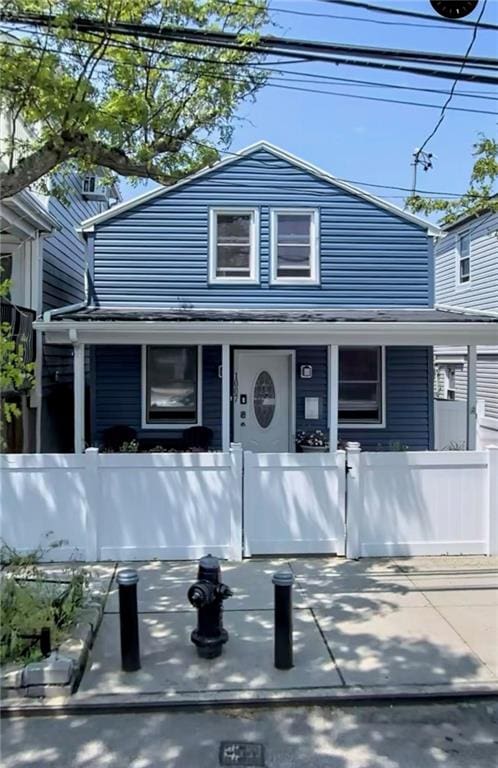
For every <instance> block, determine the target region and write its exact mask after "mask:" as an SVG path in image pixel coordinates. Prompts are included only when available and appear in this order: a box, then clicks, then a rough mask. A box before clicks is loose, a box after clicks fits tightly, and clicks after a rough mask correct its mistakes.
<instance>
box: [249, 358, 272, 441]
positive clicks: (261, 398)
mask: <svg viewBox="0 0 498 768" xmlns="http://www.w3.org/2000/svg"><path fill="white" fill-rule="evenodd" d="M253 401H254V414H255V416H256V419H257V422H258V424H259V426H260V427H263V429H266V428H267V427H269V426H270V424H271V422H272V419H273V416H274V414H275V384H274V383H273V379H272V377H271V376H270V374H269V373H268V371H261V373H260V374H259V376H258V378H257V379H256V383H255V385H254V396H253Z"/></svg>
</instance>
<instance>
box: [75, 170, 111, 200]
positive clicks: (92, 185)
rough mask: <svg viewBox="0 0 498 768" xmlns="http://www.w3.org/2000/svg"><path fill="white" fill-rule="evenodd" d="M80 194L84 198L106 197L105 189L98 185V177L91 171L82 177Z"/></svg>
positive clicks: (102, 198) (98, 198)
mask: <svg viewBox="0 0 498 768" xmlns="http://www.w3.org/2000/svg"><path fill="white" fill-rule="evenodd" d="M81 194H82V195H83V198H84V199H85V200H103V201H105V200H107V198H108V192H107V189H105V188H104V187H101V186H100V185H99V182H98V178H97V176H95V174H93V173H88V174H87V175H86V176H84V177H83V183H82V185H81Z"/></svg>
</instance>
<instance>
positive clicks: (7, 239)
mask: <svg viewBox="0 0 498 768" xmlns="http://www.w3.org/2000/svg"><path fill="white" fill-rule="evenodd" d="M0 223H1V227H2V229H1V235H0V267H1V274H0V280H5V279H10V280H11V288H10V292H9V295H8V296H7V297H4V298H3V299H2V301H1V305H0V309H1V321H2V323H9V324H10V326H11V328H12V333H13V337H14V339H15V340H16V342H18V343H22V345H23V350H24V353H23V358H24V361H25V362H26V363H35V364H36V367H37V369H38V370H39V363H40V361H41V352H40V348H39V345H38V344H37V339H36V336H37V334H36V333H35V331H34V329H33V322H34V320H35V318H36V316H37V315H38V314H39V313H40V311H41V307H42V277H41V264H42V251H43V239H44V238H45V237H47V236H48V235H50V234H51V232H53V231H54V230H55V229H56V227H57V221H56V220H55V218H54V217H53V216H52V215H51V214H50V213H49V212H48V211H47V210H46V208H45V207H44V205H43V204H42V202H41V201H40V200H39V199H38V198H37V197H36V196H35V195H34V194H32V193H31V192H29V191H24V192H22V193H20V194H18V195H16V196H15V197H13V198H10V199H8V200H4V201H2V202H1V203H0ZM1 397H2V399H6V400H8V401H10V402H13V403H15V404H16V405H17V406H18V408H19V410H20V411H21V413H22V418H21V419H13V420H12V421H11V422H10V423H4V424H3V425H2V426H3V430H4V435H3V439H4V441H5V444H6V445H5V447H6V448H7V449H8V450H9V451H15V452H21V451H23V452H24V453H28V452H30V451H34V450H35V449H36V432H37V426H38V428H39V413H40V403H41V382H37V383H36V385H35V387H34V389H32V390H31V391H30V392H29V393H23V392H19V391H10V392H9V391H3V392H2V393H1Z"/></svg>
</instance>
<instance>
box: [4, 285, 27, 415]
mask: <svg viewBox="0 0 498 768" xmlns="http://www.w3.org/2000/svg"><path fill="white" fill-rule="evenodd" d="M10 285H11V281H10V280H1V281H0V301H1V300H2V299H5V298H6V297H7V296H8V295H9V291H10ZM33 371H34V363H26V362H25V360H24V345H23V342H22V340H19V341H16V339H14V337H13V335H12V328H11V326H10V323H0V392H3V393H8V392H19V393H22V394H25V393H26V392H27V391H29V390H30V389H31V387H32V386H33V384H34V376H33ZM20 415H21V411H20V410H19V407H18V405H17V404H16V403H14V402H11V401H9V400H8V399H7V398H5V397H3V398H2V411H1V414H0V416H1V418H2V419H3V420H5V421H6V422H8V423H10V422H11V421H12V419H13V418H14V417H16V418H17V417H19V416H20Z"/></svg>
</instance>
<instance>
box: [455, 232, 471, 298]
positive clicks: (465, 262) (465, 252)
mask: <svg viewBox="0 0 498 768" xmlns="http://www.w3.org/2000/svg"><path fill="white" fill-rule="evenodd" d="M457 283H458V285H465V284H466V283H470V232H469V231H468V230H467V231H466V232H462V233H461V234H460V235H457Z"/></svg>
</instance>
